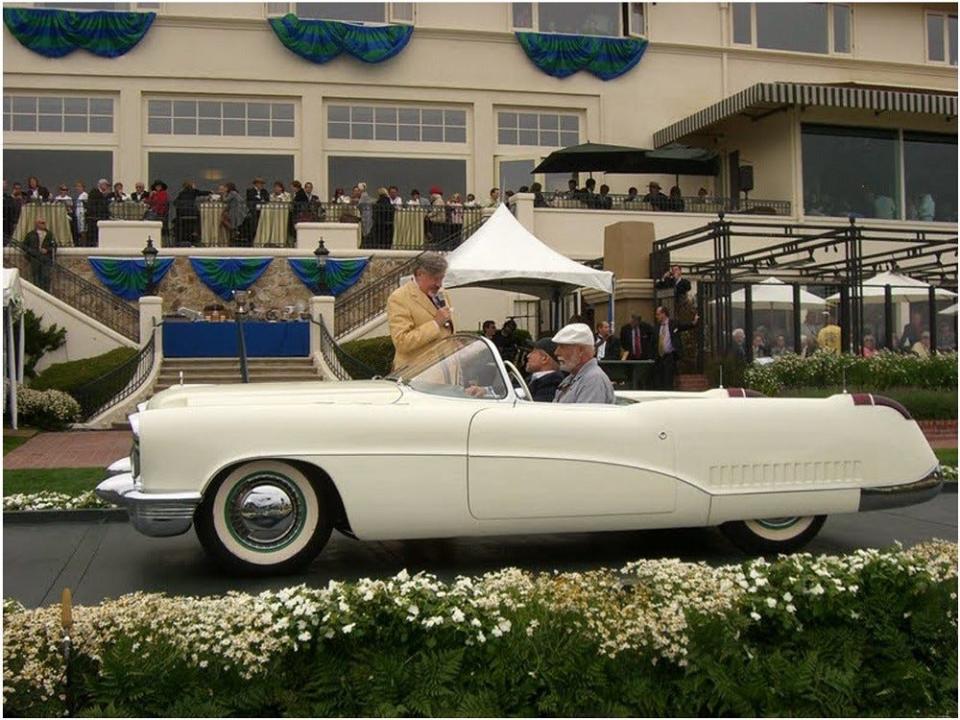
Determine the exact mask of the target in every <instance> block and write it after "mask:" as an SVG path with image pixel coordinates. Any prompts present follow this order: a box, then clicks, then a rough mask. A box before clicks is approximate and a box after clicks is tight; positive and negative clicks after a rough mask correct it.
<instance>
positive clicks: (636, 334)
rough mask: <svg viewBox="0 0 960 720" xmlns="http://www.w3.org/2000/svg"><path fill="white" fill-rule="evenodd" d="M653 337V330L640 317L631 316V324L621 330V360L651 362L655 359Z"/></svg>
mask: <svg viewBox="0 0 960 720" xmlns="http://www.w3.org/2000/svg"><path fill="white" fill-rule="evenodd" d="M652 336H653V328H652V327H651V326H650V325H648V324H647V323H645V322H643V321H642V320H640V316H639V315H631V316H630V324H629V325H624V326H623V327H622V328H621V329H620V354H621V357H620V359H621V360H649V359H650V358H651V357H653V354H652V352H651V338H652ZM611 359H612V358H611Z"/></svg>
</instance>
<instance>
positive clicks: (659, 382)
mask: <svg viewBox="0 0 960 720" xmlns="http://www.w3.org/2000/svg"><path fill="white" fill-rule="evenodd" d="M656 318H657V326H656V328H655V333H656V334H655V335H654V341H655V343H656V344H655V348H656V350H655V355H654V365H653V382H654V387H655V388H656V389H657V390H673V377H674V375H675V374H676V371H677V360H678V359H679V358H680V357H681V355H682V354H683V340H682V339H681V338H680V333H681V332H683V331H684V330H691V329H693V328H694V327H696V326H697V323H698V322H700V316H699V315H694V316H693V322H692V323H690V324H686V323H680V322H677V321H676V320H671V319H670V311H669V310H667V309H666V308H665V307H663V306H662V305H661V306H660V307H658V308H657V312H656Z"/></svg>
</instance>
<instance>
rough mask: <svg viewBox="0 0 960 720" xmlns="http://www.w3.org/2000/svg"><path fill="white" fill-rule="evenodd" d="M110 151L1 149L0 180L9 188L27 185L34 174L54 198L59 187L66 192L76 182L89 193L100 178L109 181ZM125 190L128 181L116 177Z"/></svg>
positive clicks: (111, 160) (111, 166)
mask: <svg viewBox="0 0 960 720" xmlns="http://www.w3.org/2000/svg"><path fill="white" fill-rule="evenodd" d="M112 172H113V152H112V151H110V150H4V151H3V177H4V178H5V179H6V180H7V182H8V183H10V185H12V184H13V183H15V182H19V183H22V184H23V185H24V186H26V184H27V178H28V177H30V176H31V175H36V176H37V177H39V178H40V184H41V185H43V186H44V187H46V188H47V189H48V190H50V192H51V193H52V194H54V195H56V193H57V188H58V187H60V185H61V184H65V185H66V186H67V187H69V188H70V190H71V191H72V190H73V185H74V183H76V182H77V181H78V180H80V181H82V182H83V183H85V184H86V186H87V189H88V190H89V189H90V188H91V187H93V186H94V185H95V184H96V182H97V180H99V179H100V178H107V179H108V180H109V179H111V177H110V176H111V173H112ZM120 180H121V181H122V182H126V184H127V186H128V187H133V183H132V182H129V180H133V178H120Z"/></svg>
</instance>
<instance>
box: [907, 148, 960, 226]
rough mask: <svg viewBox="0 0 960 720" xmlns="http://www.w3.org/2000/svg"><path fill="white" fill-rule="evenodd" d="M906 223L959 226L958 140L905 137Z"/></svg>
mask: <svg viewBox="0 0 960 720" xmlns="http://www.w3.org/2000/svg"><path fill="white" fill-rule="evenodd" d="M903 168H904V179H905V181H906V200H907V220H940V221H943V222H957V137H956V136H955V135H936V134H933V133H920V132H904V133H903Z"/></svg>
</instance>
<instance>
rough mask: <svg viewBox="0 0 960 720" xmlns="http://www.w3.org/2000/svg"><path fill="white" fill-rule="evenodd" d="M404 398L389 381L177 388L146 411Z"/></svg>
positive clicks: (163, 394)
mask: <svg viewBox="0 0 960 720" xmlns="http://www.w3.org/2000/svg"><path fill="white" fill-rule="evenodd" d="M401 396H402V392H401V391H400V388H399V387H398V386H397V384H396V383H394V382H391V381H389V380H356V381H350V382H329V381H319V380H317V381H310V382H279V383H247V384H239V383H238V384H234V385H174V386H173V387H171V388H169V389H167V390H164V391H162V392H159V393H157V394H156V395H154V396H153V398H151V400H150V402H148V403H147V408H146V409H147V410H161V409H166V408H174V407H212V406H234V405H236V406H245V407H248V406H251V405H260V406H262V405H306V404H311V403H321V404H327V403H329V404H341V403H349V404H352V405H389V404H390V403H394V402H396V401H397V400H399V399H400V397H401Z"/></svg>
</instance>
